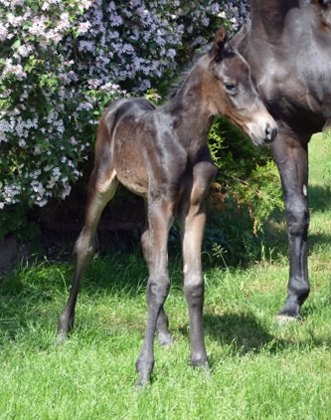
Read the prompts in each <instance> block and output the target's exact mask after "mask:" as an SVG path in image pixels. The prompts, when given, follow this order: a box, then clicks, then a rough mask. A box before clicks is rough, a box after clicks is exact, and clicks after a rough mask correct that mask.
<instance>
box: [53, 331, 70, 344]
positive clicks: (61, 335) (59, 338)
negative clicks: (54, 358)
mask: <svg viewBox="0 0 331 420" xmlns="http://www.w3.org/2000/svg"><path fill="white" fill-rule="evenodd" d="M67 338H68V337H67V334H66V333H64V332H60V333H58V335H57V337H56V339H55V341H54V344H55V345H57V346H61V345H62V344H64V343H65V342H66V341H67Z"/></svg>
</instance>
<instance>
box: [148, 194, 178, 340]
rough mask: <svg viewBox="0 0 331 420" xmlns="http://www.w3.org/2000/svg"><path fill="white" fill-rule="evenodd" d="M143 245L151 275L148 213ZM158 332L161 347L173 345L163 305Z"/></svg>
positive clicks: (157, 326) (158, 320)
mask: <svg viewBox="0 0 331 420" xmlns="http://www.w3.org/2000/svg"><path fill="white" fill-rule="evenodd" d="M145 208H146V210H147V204H146V202H145ZM141 245H142V249H143V254H144V258H145V260H146V262H147V266H148V270H149V273H150V264H151V258H152V248H151V238H150V230H149V226H148V216H147V211H146V222H145V226H144V230H143V233H142V235H141ZM156 332H157V333H158V335H159V343H160V345H161V346H164V345H169V344H171V343H172V337H171V334H170V332H169V320H168V316H167V314H166V312H165V310H164V308H163V305H162V307H161V309H160V313H159V316H158V318H157V325H156Z"/></svg>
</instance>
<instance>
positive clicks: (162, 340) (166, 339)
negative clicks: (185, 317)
mask: <svg viewBox="0 0 331 420" xmlns="http://www.w3.org/2000/svg"><path fill="white" fill-rule="evenodd" d="M173 342H174V340H173V338H172V337H171V335H170V334H166V333H160V334H159V344H160V346H162V347H163V346H170V345H171V344H173Z"/></svg>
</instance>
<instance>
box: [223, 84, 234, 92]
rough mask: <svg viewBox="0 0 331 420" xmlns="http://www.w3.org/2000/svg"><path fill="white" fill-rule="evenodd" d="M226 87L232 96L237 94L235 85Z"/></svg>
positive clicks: (226, 85) (225, 85)
mask: <svg viewBox="0 0 331 420" xmlns="http://www.w3.org/2000/svg"><path fill="white" fill-rule="evenodd" d="M224 87H225V89H226V90H227V91H228V93H230V94H231V93H232V94H234V93H235V92H236V85H235V84H234V83H224Z"/></svg>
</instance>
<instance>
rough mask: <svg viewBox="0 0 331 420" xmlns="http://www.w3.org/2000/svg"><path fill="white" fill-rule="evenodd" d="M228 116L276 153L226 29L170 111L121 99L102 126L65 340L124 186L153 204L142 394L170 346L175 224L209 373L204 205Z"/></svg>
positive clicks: (197, 351)
mask: <svg viewBox="0 0 331 420" xmlns="http://www.w3.org/2000/svg"><path fill="white" fill-rule="evenodd" d="M219 114H222V115H225V116H227V117H229V119H230V120H231V121H233V122H234V123H235V124H237V125H238V126H239V127H241V128H242V129H243V130H244V131H245V132H246V133H247V134H248V135H249V136H250V137H251V138H252V140H253V142H254V143H255V144H257V145H263V144H267V143H271V142H272V141H273V140H274V138H275V136H276V134H277V125H276V123H275V121H274V119H273V118H272V117H271V116H270V114H269V113H268V112H267V110H266V108H265V106H264V104H263V103H262V101H261V100H260V98H259V96H258V94H257V91H256V89H255V86H254V84H253V82H252V79H251V72H250V68H249V66H248V64H247V62H246V61H245V60H244V59H243V58H242V56H241V55H240V54H238V53H237V52H235V51H234V50H233V49H232V48H230V47H229V46H228V45H227V44H226V34H225V31H224V30H223V29H219V30H218V32H217V33H216V36H215V41H214V43H213V45H212V47H211V48H210V49H209V50H208V51H207V52H206V53H204V54H203V55H202V56H201V57H200V58H199V60H198V61H197V62H196V64H195V65H194V66H193V67H192V69H191V70H190V72H189V73H188V75H187V77H186V78H185V79H184V81H183V83H182V85H181V87H180V88H179V89H178V91H177V93H176V94H175V95H173V96H172V98H171V99H170V100H169V101H168V102H167V103H166V104H165V105H163V106H160V107H158V108H156V107H155V106H154V105H153V104H152V103H151V102H149V101H147V100H145V99H138V98H135V99H122V100H119V101H117V102H114V103H113V104H112V105H111V106H110V107H109V108H108V109H106V111H105V112H104V114H103V116H102V118H101V120H100V123H99V128H98V135H97V141H96V147H95V164H94V169H93V171H92V174H91V176H90V180H89V187H88V199H87V206H86V214H85V224H84V227H83V230H82V231H81V233H80V236H79V237H78V239H77V241H76V244H75V247H74V264H75V272H74V279H73V284H72V288H71V291H70V296H69V300H68V303H67V305H66V307H65V309H64V311H63V313H62V315H61V316H60V320H59V325H58V340H60V341H62V340H64V339H65V338H66V335H67V333H68V331H69V330H70V328H71V327H72V326H73V323H74V312H75V304H76V299H77V294H78V288H79V283H80V280H81V277H82V275H83V272H84V270H85V268H86V266H87V264H88V262H89V260H90V258H91V256H92V255H93V253H94V237H95V232H96V228H97V224H98V221H99V219H100V215H101V212H102V210H103V209H104V207H105V205H106V204H107V203H108V201H109V200H111V199H112V197H113V196H114V194H115V191H116V187H117V185H118V183H119V182H121V183H122V184H123V185H124V186H126V187H127V188H128V189H129V190H131V191H133V192H135V193H136V194H140V195H142V196H143V197H144V200H145V204H146V221H147V223H146V227H145V230H144V232H143V234H142V246H143V252H144V257H145V259H146V261H147V264H148V269H149V279H148V284H147V326H146V332H145V339H144V343H143V346H142V350H141V353H140V355H139V357H138V360H137V363H136V370H137V373H138V384H143V383H145V382H147V381H149V378H150V375H151V373H152V370H153V366H154V352H153V341H154V334H155V332H156V331H157V332H158V333H159V341H160V342H161V344H165V343H169V342H171V336H170V333H169V330H168V318H167V315H166V313H165V311H164V309H163V304H164V302H165V300H166V298H167V295H168V292H169V286H170V281H169V275H168V268H167V264H168V263H167V261H168V252H167V238H168V232H169V229H170V227H171V225H172V223H173V221H174V218H175V217H178V219H179V222H180V226H181V232H182V248H183V260H184V290H185V296H186V299H187V303H188V308H189V318H190V340H191V361H192V364H193V365H194V366H206V365H207V354H206V349H205V344H204V334H203V322H202V311H203V295H204V285H203V275H202V269H201V255H200V251H201V242H202V236H203V230H204V224H205V211H204V206H203V199H204V196H205V193H206V191H207V188H208V186H209V183H210V182H211V180H212V179H213V178H214V176H215V172H216V168H215V165H214V164H213V163H212V160H211V157H210V153H209V149H208V147H207V146H206V140H207V136H208V132H209V129H210V127H211V124H212V121H213V117H214V116H215V115H219Z"/></svg>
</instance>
